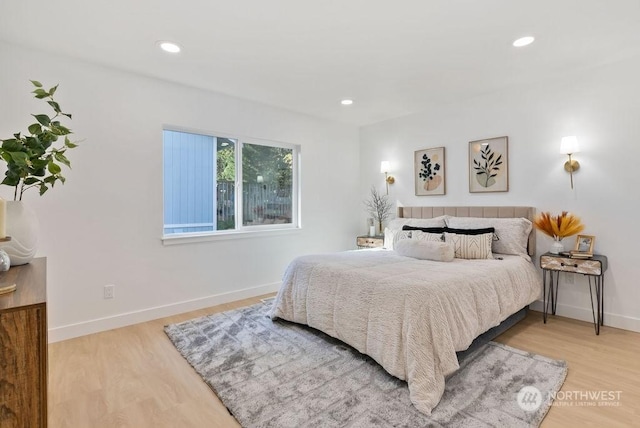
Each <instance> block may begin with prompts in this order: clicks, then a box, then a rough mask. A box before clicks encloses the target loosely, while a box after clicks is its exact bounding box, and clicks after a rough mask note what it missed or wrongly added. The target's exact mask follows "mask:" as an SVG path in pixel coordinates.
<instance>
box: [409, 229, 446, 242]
mask: <svg viewBox="0 0 640 428" xmlns="http://www.w3.org/2000/svg"><path fill="white" fill-rule="evenodd" d="M433 229H436V230H438V229H440V232H435V233H434V232H423V231H422V230H419V229H418V230H412V231H411V239H415V240H417V241H431V242H444V235H443V233H444V228H433Z"/></svg>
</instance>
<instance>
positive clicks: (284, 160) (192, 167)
mask: <svg viewBox="0 0 640 428" xmlns="http://www.w3.org/2000/svg"><path fill="white" fill-rule="evenodd" d="M163 150H164V172H163V175H164V235H165V236H170V235H177V234H193V233H198V234H202V233H208V232H209V233H219V232H224V231H234V230H235V231H238V230H245V231H246V230H261V229H271V228H286V227H296V226H297V223H298V221H297V219H298V214H297V207H298V204H297V189H298V185H297V177H298V171H297V170H298V155H299V149H298V147H297V146H294V145H289V144H280V143H273V142H262V141H254V140H251V141H247V140H245V139H241V138H233V137H227V136H225V137H216V136H213V135H203V134H196V133H190V132H184V131H176V130H168V129H167V130H164V131H163Z"/></svg>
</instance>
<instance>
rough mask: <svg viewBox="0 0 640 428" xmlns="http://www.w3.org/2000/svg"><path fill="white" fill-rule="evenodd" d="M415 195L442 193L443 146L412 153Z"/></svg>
mask: <svg viewBox="0 0 640 428" xmlns="http://www.w3.org/2000/svg"><path fill="white" fill-rule="evenodd" d="M413 164H414V171H415V173H414V174H415V177H414V179H415V183H416V196H430V195H444V194H445V183H444V179H445V175H444V147H436V148H433V149H424V150H417V151H416V152H415V153H414V159H413Z"/></svg>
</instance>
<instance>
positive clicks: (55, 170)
mask: <svg viewBox="0 0 640 428" xmlns="http://www.w3.org/2000/svg"><path fill="white" fill-rule="evenodd" d="M47 169H48V170H49V172H50V173H51V174H54V175H55V174H60V172H61V171H62V168H60V165H58V164H57V163H55V162H49V165H47Z"/></svg>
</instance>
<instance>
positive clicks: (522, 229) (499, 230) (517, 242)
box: [447, 217, 533, 260]
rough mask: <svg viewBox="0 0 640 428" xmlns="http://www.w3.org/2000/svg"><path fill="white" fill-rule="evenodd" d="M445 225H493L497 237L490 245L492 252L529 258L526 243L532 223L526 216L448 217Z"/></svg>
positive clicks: (464, 227) (456, 226) (468, 227)
mask: <svg viewBox="0 0 640 428" xmlns="http://www.w3.org/2000/svg"><path fill="white" fill-rule="evenodd" d="M447 226H449V227H451V228H456V229H481V228H485V227H493V228H495V230H496V237H497V239H496V240H494V241H493V245H492V247H491V249H492V251H493V252H494V253H498V254H513V255H516V256H522V257H524V258H525V259H527V260H531V258H530V257H529V254H528V253H527V244H528V242H529V233H531V228H532V227H533V224H532V223H531V222H530V221H529V220H527V219H526V218H523V217H520V218H482V217H449V218H448V219H447Z"/></svg>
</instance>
